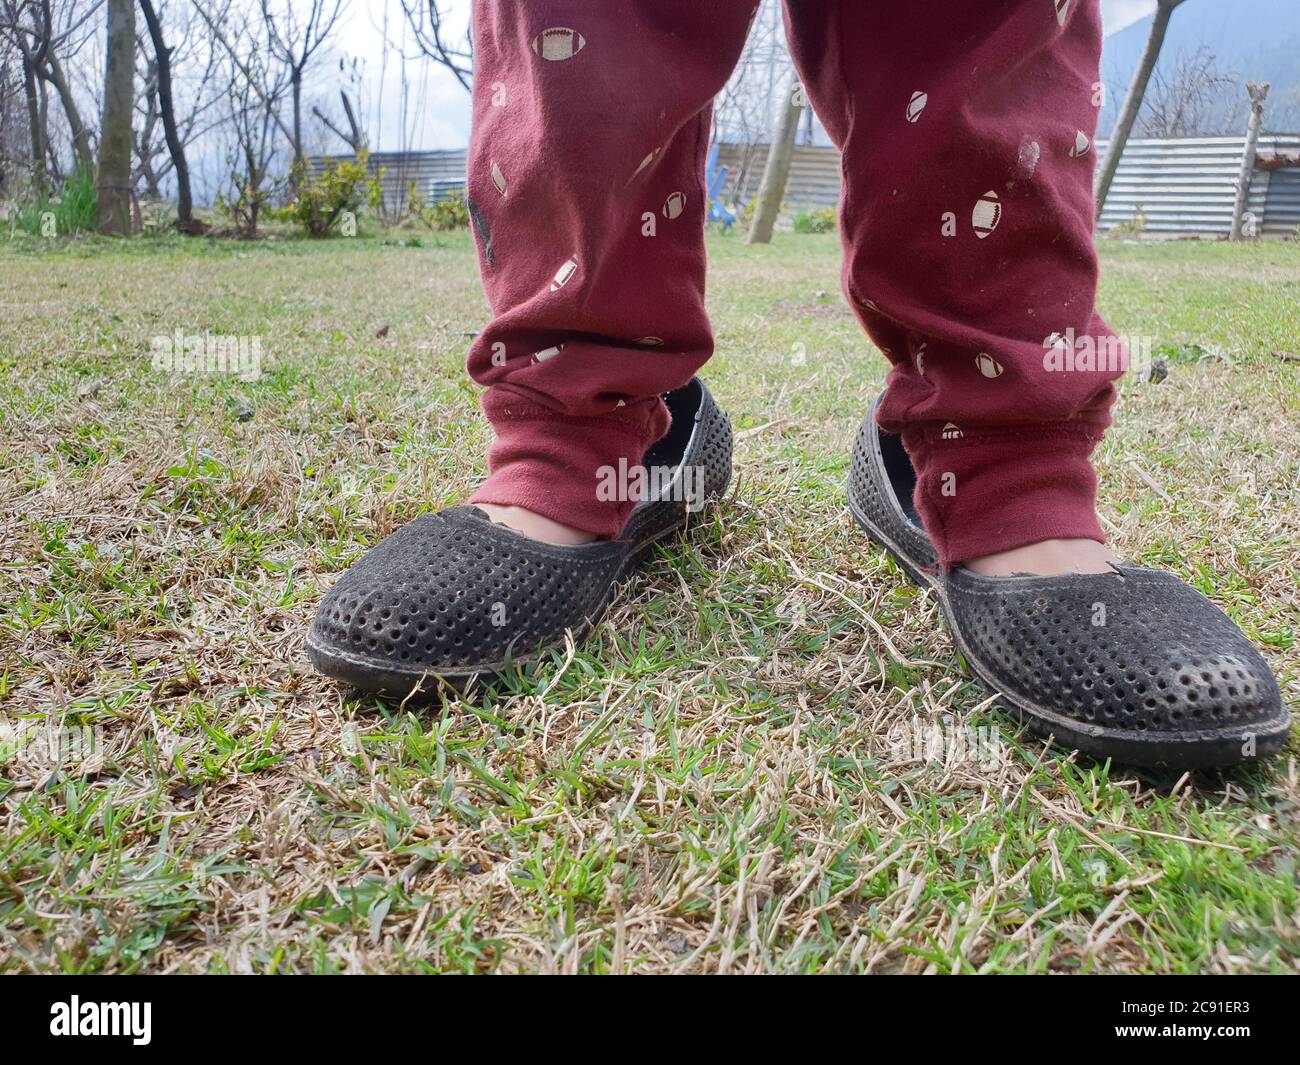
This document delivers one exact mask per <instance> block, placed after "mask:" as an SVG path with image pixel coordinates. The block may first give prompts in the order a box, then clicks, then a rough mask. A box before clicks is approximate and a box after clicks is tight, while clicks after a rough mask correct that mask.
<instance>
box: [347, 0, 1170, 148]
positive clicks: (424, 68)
mask: <svg viewBox="0 0 1300 1065" xmlns="http://www.w3.org/2000/svg"><path fill="white" fill-rule="evenodd" d="M873 2H875V0H873ZM1155 6H1156V5H1155V0H1102V4H1101V8H1102V18H1103V20H1104V22H1105V26H1106V33H1107V34H1111V33H1114V32H1116V31H1117V30H1121V29H1123V28H1124V27H1125V26H1127V25H1129V24H1130V23H1132V22H1135V21H1136V20H1137V19H1140V18H1143V17H1145V16H1146V15H1148V14H1150V13H1151V11H1153V10H1154V9H1155ZM442 7H443V10H444V11H445V12H448V13H449V15H450V18H451V20H452V24H453V26H454V29H455V36H456V37H457V38H459V35H460V34H462V33H463V32H464V28H465V25H466V23H467V22H468V19H469V0H443V5H442ZM385 15H387V33H388V38H389V40H390V42H391V43H392V44H393V46H394V49H401V48H402V47H403V45H404V46H405V51H406V52H407V54H408V55H415V54H416V51H417V50H416V48H415V44H414V42H413V41H412V40H411V38H410V36H409V35H408V34H407V32H406V26H405V20H404V19H403V17H402V11H401V7H400V5H399V4H398V2H397V0H354V3H353V4H352V5H351V14H350V15H349V17H348V21H347V23H346V25H344V26H343V27H342V29H341V32H340V33H339V34H338V35H337V37H336V38H335V39H336V40H337V41H338V42H339V44H338V46H337V48H338V51H339V52H341V53H343V54H346V55H347V56H348V57H349V58H351V57H357V58H360V59H361V60H363V61H364V63H365V68H366V96H367V97H368V99H367V101H366V106H367V113H368V115H369V121H368V128H369V130H370V135H371V140H372V143H373V144H374V145H375V147H376V148H377V149H379V150H381V151H395V150H397V149H398V148H400V147H407V148H411V149H416V150H418V149H428V148H463V147H464V146H465V144H466V143H467V142H468V140H469V94H468V93H466V92H465V90H464V89H463V88H461V86H460V85H459V84H458V83H457V81H456V79H455V78H454V77H452V75H451V74H450V73H448V72H447V71H445V70H443V69H442V68H441V67H439V66H437V65H436V64H431V63H416V62H408V63H407V66H406V73H407V78H408V82H409V84H410V91H409V93H408V98H407V101H406V110H405V115H404V114H403V102H402V99H401V92H400V86H401V71H400V69H399V63H400V60H399V59H397V58H396V57H395V56H393V57H391V58H390V60H389V67H388V70H387V71H385V72H383V78H382V82H381V77H380V75H381V71H380V57H381V56H382V55H383V40H384V32H385V30H384V27H385ZM322 68H325V64H322ZM326 69H328V68H326ZM381 85H382V91H381ZM323 87H328V86H327V85H326V86H323ZM403 130H405V131H406V132H405V136H403ZM338 147H339V146H338V145H337V144H334V145H331V146H329V149H330V150H333V151H337V150H338Z"/></svg>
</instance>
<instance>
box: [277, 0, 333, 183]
mask: <svg viewBox="0 0 1300 1065" xmlns="http://www.w3.org/2000/svg"><path fill="white" fill-rule="evenodd" d="M261 3H262V17H263V18H264V19H265V20H266V25H267V30H268V35H269V40H270V46H271V54H272V55H274V56H275V57H276V58H277V59H278V60H279V61H280V62H281V63H283V64H284V65H285V68H286V70H287V71H288V73H289V88H290V96H291V102H292V107H293V135H292V138H291V139H292V142H293V161H294V166H295V167H301V166H302V165H303V164H304V162H305V159H306V156H305V155H304V153H303V150H302V83H303V76H304V74H305V72H306V70H307V67H308V64H310V63H311V60H312V56H314V55H315V54H316V52H317V51H318V50H319V49H320V47H321V45H323V44H324V43H325V41H326V40H327V39H328V38H329V35H330V34H331V33H333V32H334V27H335V25H336V24H337V23H338V20H339V15H340V14H341V13H342V11H343V0H297V2H294V0H290V2H289V3H287V4H286V5H285V9H284V11H283V12H281V13H277V12H276V11H275V10H274V8H273V5H272V0H261ZM304 3H305V4H306V7H307V10H306V13H305V14H301V13H299V10H298V9H301V8H302V7H303V5H304ZM295 176H296V175H295Z"/></svg>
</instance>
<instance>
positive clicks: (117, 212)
mask: <svg viewBox="0 0 1300 1065" xmlns="http://www.w3.org/2000/svg"><path fill="white" fill-rule="evenodd" d="M106 42H107V43H106V47H105V53H104V54H105V56H106V59H107V61H106V63H105V69H104V111H103V118H102V119H101V121H100V124H99V217H98V223H99V231H100V232H101V233H115V234H118V235H120V236H128V235H129V234H130V232H131V149H132V137H131V117H132V114H133V112H134V110H135V0H108V25H107V33H106Z"/></svg>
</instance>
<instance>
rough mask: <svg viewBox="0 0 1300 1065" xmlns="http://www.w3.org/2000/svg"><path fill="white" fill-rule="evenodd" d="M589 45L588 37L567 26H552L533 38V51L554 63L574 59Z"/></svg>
mask: <svg viewBox="0 0 1300 1065" xmlns="http://www.w3.org/2000/svg"><path fill="white" fill-rule="evenodd" d="M586 46H587V39H586V38H585V37H584V36H583V35H582V34H581V33H579V32H578V31H577V30H571V29H569V28H568V27H567V26H552V27H551V28H550V29H549V30H542V32H541V33H539V34H538V35H537V36H536V37H534V38H533V51H534V52H536V53H537V54H538V55H539V56H541V57H542V58H543V59H549V60H551V61H552V62H554V63H558V62H561V61H562V60H565V59H572V58H573V57H574V56H575V55H577V54H578V53H579V52H581V51H582V50H583V48H585V47H586Z"/></svg>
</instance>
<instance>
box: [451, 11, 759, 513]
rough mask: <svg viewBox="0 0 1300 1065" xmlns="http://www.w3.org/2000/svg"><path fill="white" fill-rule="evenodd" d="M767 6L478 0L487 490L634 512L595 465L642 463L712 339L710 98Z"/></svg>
mask: <svg viewBox="0 0 1300 1065" xmlns="http://www.w3.org/2000/svg"><path fill="white" fill-rule="evenodd" d="M753 12H754V0H725V2H711V3H707V4H705V3H700V2H699V0H601V2H600V3H592V2H581V0H529V2H528V3H515V2H510V3H507V2H490V0H476V3H475V5H474V23H473V32H474V48H475V66H476V69H475V77H474V131H473V136H472V139H471V145H470V162H469V199H470V212H471V214H472V217H473V224H474V229H475V232H476V236H477V239H478V243H479V252H480V269H481V272H482V276H483V283H484V287H485V288H486V290H487V295H488V299H489V301H490V303H491V306H492V314H493V320H492V322H491V324H490V325H489V326H488V327H487V329H485V330H484V332H483V333H482V335H481V336H479V337H478V339H477V340H476V341H475V343H474V345H473V348H472V349H471V351H470V355H469V371H470V374H471V375H472V376H473V378H474V380H476V381H477V382H479V383H480V384H483V385H487V386H488V391H487V394H486V396H485V397H484V400H483V409H484V411H485V412H486V414H487V416H488V418H489V420H490V421H491V422H492V425H493V428H494V429H495V430H496V435H497V441H496V443H495V445H494V446H493V448H492V451H491V454H490V456H489V465H490V469H491V475H490V476H489V477H488V480H487V481H486V483H485V484H484V485H483V486H482V487H481V488H480V489H479V491H478V493H477V494H476V495H475V496H474V498H473V502H475V503H483V504H496V505H498V506H500V507H519V508H524V510H526V511H528V512H531V513H532V514H534V515H540V516H542V517H543V518H546V519H549V520H550V521H552V522H556V523H559V525H560V526H562V527H564V528H567V529H570V530H578V531H585V532H586V533H590V534H595V535H597V536H613V535H615V534H617V533H618V532H619V531H620V530H621V529H622V528H623V525H624V523H625V521H626V519H627V516H628V513H629V511H630V510H631V508H632V505H633V504H632V502H631V501H627V500H622V501H618V500H612V501H606V500H601V499H598V498H597V492H596V486H597V483H598V479H597V472H596V471H597V470H598V469H600V468H601V467H605V466H609V467H617V466H618V463H619V460H620V459H623V460H626V461H627V462H628V463H631V464H636V463H639V462H640V461H641V459H642V456H643V455H644V454H645V452H646V450H647V448H648V447H649V446H650V445H651V444H652V443H654V442H655V440H657V439H658V438H659V437H661V436H662V435H663V434H664V433H665V432H666V431H667V428H668V414H667V411H666V409H665V407H664V404H663V402H662V400H661V399H660V398H659V397H660V394H661V393H663V392H666V391H669V390H671V389H674V388H677V387H680V386H682V385H684V384H685V383H686V382H687V381H689V380H690V378H691V377H692V375H693V374H694V373H695V371H696V370H697V369H698V368H699V367H700V365H701V364H703V363H704V361H705V360H706V359H708V357H709V356H710V354H712V351H713V337H712V332H711V330H710V327H709V322H708V318H707V317H706V315H705V311H704V268H705V254H704V241H703V228H704V227H703V221H704V211H705V191H704V187H703V172H704V156H705V152H706V151H707V147H708V140H709V120H710V104H711V101H712V99H713V97H714V95H715V94H716V93H717V92H718V91H719V90H720V89H721V88H722V86H723V85H724V84H725V82H726V80H727V77H728V76H729V75H730V73H731V70H732V67H733V66H734V65H735V62H736V60H737V58H738V56H739V54H740V51H741V48H742V47H743V44H744V39H745V34H746V30H747V28H748V25H749V22H750V20H751V17H752V15H753ZM497 513H503V512H500V511H498V512H497ZM524 531H529V530H524Z"/></svg>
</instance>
